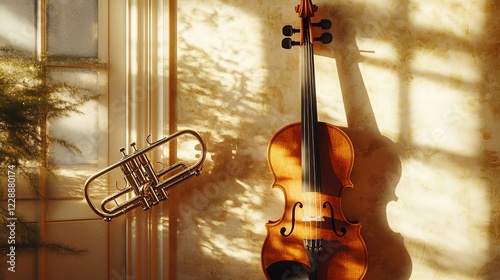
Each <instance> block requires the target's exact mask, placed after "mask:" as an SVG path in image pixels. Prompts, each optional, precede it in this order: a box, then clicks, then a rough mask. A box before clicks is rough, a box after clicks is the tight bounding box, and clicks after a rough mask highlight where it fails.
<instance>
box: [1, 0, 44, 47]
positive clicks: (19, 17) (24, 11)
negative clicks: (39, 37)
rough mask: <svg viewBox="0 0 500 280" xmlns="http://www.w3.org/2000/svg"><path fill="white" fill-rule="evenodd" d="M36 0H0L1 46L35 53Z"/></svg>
mask: <svg viewBox="0 0 500 280" xmlns="http://www.w3.org/2000/svg"><path fill="white" fill-rule="evenodd" d="M35 2H36V1H33V0H2V1H0V18H1V20H2V23H1V24H0V48H7V49H15V50H18V51H23V52H28V53H29V54H30V55H33V56H34V55H35V38H36V37H35V34H36V29H35V22H36V21H35Z"/></svg>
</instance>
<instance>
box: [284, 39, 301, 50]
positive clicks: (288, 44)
mask: <svg viewBox="0 0 500 280" xmlns="http://www.w3.org/2000/svg"><path fill="white" fill-rule="evenodd" d="M299 44H300V43H299V42H296V41H292V39H290V38H285V39H283V41H281V46H282V47H283V48H284V49H291V48H292V47H293V46H297V45H299Z"/></svg>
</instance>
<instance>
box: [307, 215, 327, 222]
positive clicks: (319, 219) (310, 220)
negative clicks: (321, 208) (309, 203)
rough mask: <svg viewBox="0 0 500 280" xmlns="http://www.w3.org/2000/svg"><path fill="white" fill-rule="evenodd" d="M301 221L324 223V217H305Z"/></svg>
mask: <svg viewBox="0 0 500 280" xmlns="http://www.w3.org/2000/svg"><path fill="white" fill-rule="evenodd" d="M302 221H303V222H324V221H325V217H324V216H316V217H313V216H305V217H304V218H302Z"/></svg>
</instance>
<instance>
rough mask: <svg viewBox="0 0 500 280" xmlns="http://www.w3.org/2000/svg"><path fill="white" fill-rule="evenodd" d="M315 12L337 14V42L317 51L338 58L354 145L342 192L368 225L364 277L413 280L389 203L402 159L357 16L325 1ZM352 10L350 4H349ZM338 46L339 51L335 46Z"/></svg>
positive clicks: (350, 211) (351, 211) (348, 207)
mask: <svg viewBox="0 0 500 280" xmlns="http://www.w3.org/2000/svg"><path fill="white" fill-rule="evenodd" d="M322 8H323V11H322V12H321V14H317V15H316V16H315V19H316V20H319V19H321V18H330V19H332V23H333V24H332V29H330V30H329V31H330V32H331V33H332V35H333V37H334V42H333V43H332V44H330V45H329V46H321V45H320V44H316V45H315V46H318V47H317V48H316V55H320V56H327V57H332V56H333V58H335V62H336V65H335V66H334V67H336V69H337V71H338V75H339V77H338V78H339V81H340V88H341V91H342V96H343V100H344V107H345V111H346V117H347V123H348V126H349V127H348V128H343V130H344V131H345V132H346V134H347V135H348V136H349V138H350V139H351V141H352V143H353V146H354V153H355V157H354V167H353V171H352V174H351V179H352V181H353V183H354V188H353V189H346V190H345V191H344V193H343V195H342V199H343V208H344V214H345V215H346V217H347V219H349V220H351V219H352V220H357V221H359V222H360V223H361V224H362V226H363V227H362V229H361V234H362V237H363V239H364V241H365V243H366V245H367V250H368V270H367V273H366V275H365V277H364V279H409V277H410V275H411V272H412V261H411V258H410V255H409V253H408V251H407V249H406V247H405V245H404V240H403V237H402V236H401V234H399V233H396V232H394V231H392V230H391V228H390V227H389V224H388V220H387V213H386V207H387V204H388V203H390V202H391V201H395V200H397V196H396V194H395V189H396V186H397V184H398V182H399V179H400V177H401V169H402V167H401V161H400V158H399V154H398V151H397V147H396V144H395V143H394V142H392V141H391V140H390V139H388V138H387V137H384V136H383V135H382V134H381V133H380V131H379V129H378V125H377V121H376V119H375V115H374V112H373V109H372V107H371V104H370V100H369V96H368V93H367V90H366V87H365V85H364V81H363V77H362V75H361V72H360V69H359V66H358V63H359V58H360V50H359V49H358V47H357V45H356V41H355V29H354V26H353V24H352V21H351V20H350V19H349V18H346V17H345V15H344V14H343V13H342V12H339V11H342V9H343V8H342V7H339V6H338V5H336V6H323V7H322ZM346 10H347V8H346ZM332 48H333V50H332Z"/></svg>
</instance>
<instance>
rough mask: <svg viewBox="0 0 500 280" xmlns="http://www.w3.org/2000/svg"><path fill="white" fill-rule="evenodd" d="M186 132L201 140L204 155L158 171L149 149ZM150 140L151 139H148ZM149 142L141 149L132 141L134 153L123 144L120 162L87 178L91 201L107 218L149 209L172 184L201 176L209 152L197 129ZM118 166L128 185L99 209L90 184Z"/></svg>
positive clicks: (87, 191)
mask: <svg viewBox="0 0 500 280" xmlns="http://www.w3.org/2000/svg"><path fill="white" fill-rule="evenodd" d="M184 134H190V135H192V136H194V137H195V138H196V139H197V140H198V141H199V143H200V146H201V155H200V156H199V158H198V161H197V162H196V163H195V164H193V165H191V166H187V165H186V164H184V163H182V162H177V163H174V164H172V165H170V166H169V167H167V168H162V170H160V171H158V172H157V171H155V170H154V168H153V166H152V164H151V161H150V160H149V158H148V156H147V153H148V152H149V151H151V150H153V149H155V148H156V147H159V146H161V145H163V144H165V143H167V142H169V141H171V140H173V139H175V138H177V137H179V136H181V135H184ZM148 138H149V136H148ZM146 142H148V141H147V139H146ZM148 144H149V145H148V146H147V147H145V148H143V149H141V150H137V149H136V147H135V146H136V144H135V143H132V144H131V145H130V146H131V147H132V148H133V153H132V154H130V155H127V154H126V152H125V148H121V149H120V152H121V153H122V154H123V157H122V158H121V159H120V160H119V161H118V162H116V163H115V164H113V165H110V166H109V167H107V168H105V169H103V170H101V171H99V172H97V173H96V174H94V175H92V176H90V177H89V178H88V179H87V181H86V182H85V187H84V189H85V199H86V200H87V203H88V204H89V206H90V208H92V210H93V211H94V212H95V213H96V214H97V215H99V216H101V217H103V218H104V220H105V221H107V222H109V221H111V219H113V218H114V217H117V216H119V215H122V214H125V213H127V212H128V211H130V210H132V209H134V208H136V207H139V206H141V207H142V210H148V209H150V208H151V207H153V206H154V205H157V204H158V203H160V202H161V201H163V200H166V199H167V198H168V197H169V194H168V193H167V189H168V188H170V187H172V186H174V185H175V184H177V183H180V182H181V181H183V180H185V179H188V178H190V177H191V176H193V175H196V176H198V175H199V174H200V173H201V171H202V169H203V162H204V161H205V156H206V151H205V149H206V147H205V143H204V142H203V139H202V138H201V136H200V135H199V134H198V133H196V132H195V131H193V130H182V131H178V132H176V133H174V134H172V135H170V136H168V137H164V138H162V139H160V140H157V141H155V142H153V143H149V142H148ZM118 167H119V168H120V169H121V171H122V172H123V175H125V178H124V179H125V181H126V186H125V187H124V188H123V189H122V190H119V191H118V192H117V193H114V194H112V195H110V196H108V197H105V198H104V199H103V200H102V202H101V205H100V209H99V208H98V207H96V205H95V204H94V202H93V201H92V200H91V198H90V194H89V186H90V185H91V182H92V181H94V180H95V179H97V178H99V177H100V176H103V175H105V174H107V173H108V172H111V171H112V170H114V169H116V168H118ZM169 173H170V174H169ZM167 174H168V175H169V176H170V177H168V178H165V179H162V177H164V176H165V175H167Z"/></svg>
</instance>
